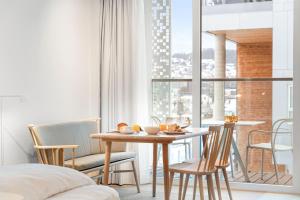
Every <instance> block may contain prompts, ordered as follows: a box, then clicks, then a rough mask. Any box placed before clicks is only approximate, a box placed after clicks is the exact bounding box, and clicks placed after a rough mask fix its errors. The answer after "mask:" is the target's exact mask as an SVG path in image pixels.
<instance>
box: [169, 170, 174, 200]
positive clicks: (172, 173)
mask: <svg viewBox="0 0 300 200" xmlns="http://www.w3.org/2000/svg"><path fill="white" fill-rule="evenodd" d="M173 180H174V172H170V189H169V197H170V196H171V190H172V186H173Z"/></svg>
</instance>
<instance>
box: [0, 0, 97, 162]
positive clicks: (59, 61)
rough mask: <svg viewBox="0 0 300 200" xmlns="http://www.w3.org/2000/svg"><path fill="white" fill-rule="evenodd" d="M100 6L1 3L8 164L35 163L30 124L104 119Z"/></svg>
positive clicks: (35, 0)
mask: <svg viewBox="0 0 300 200" xmlns="http://www.w3.org/2000/svg"><path fill="white" fill-rule="evenodd" d="M98 24H99V5H98V1H97V0H42V1H41V0H26V1H24V0H0V96H1V95H10V94H15V95H22V96H24V98H23V99H22V100H21V101H19V100H17V99H6V100H4V107H3V121H4V145H5V146H4V147H5V148H4V149H5V164H10V163H20V162H28V161H30V160H31V159H32V157H31V155H32V153H33V150H32V143H31V138H30V135H29V132H28V131H27V128H26V125H27V124H28V123H52V122H60V121H69V120H76V119H82V118H88V117H93V116H98V113H99V112H98V111H99V107H98V105H99V101H98V96H99V95H98V86H99V83H98V80H99V72H98V66H99V51H98V46H99V40H98V35H99V34H98Z"/></svg>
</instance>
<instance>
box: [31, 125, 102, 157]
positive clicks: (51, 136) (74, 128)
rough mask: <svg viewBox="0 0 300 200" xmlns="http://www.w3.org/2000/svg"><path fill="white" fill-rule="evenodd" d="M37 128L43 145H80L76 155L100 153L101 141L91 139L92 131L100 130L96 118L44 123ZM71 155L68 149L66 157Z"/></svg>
mask: <svg viewBox="0 0 300 200" xmlns="http://www.w3.org/2000/svg"><path fill="white" fill-rule="evenodd" d="M36 128H37V132H38V134H39V138H40V140H41V143H42V145H45V146H47V145H74V144H76V145H79V148H78V149H76V157H83V156H87V155H91V154H97V153H100V149H99V142H98V141H97V140H91V139H90V134H91V133H97V132H99V130H98V124H97V122H96V120H85V121H77V122H67V123H61V124H52V125H44V126H37V127H36ZM71 157H72V156H71V152H70V151H66V153H65V159H66V160H68V159H71Z"/></svg>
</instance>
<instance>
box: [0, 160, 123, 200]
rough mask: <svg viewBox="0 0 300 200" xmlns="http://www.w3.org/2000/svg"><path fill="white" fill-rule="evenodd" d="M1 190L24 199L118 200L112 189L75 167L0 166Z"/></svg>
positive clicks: (38, 165)
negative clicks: (96, 181) (96, 182)
mask: <svg viewBox="0 0 300 200" xmlns="http://www.w3.org/2000/svg"><path fill="white" fill-rule="evenodd" d="M0 192H10V193H15V194H18V195H21V196H23V197H24V200H44V199H49V200H77V199H78V200H119V197H118V193H117V192H116V191H115V190H113V189H111V188H108V187H106V186H98V185H96V184H95V182H94V181H93V180H92V179H90V178H89V177H88V176H86V175H84V174H82V173H80V172H78V171H76V170H73V169H70V168H63V167H57V166H50V165H40V164H21V165H11V166H4V167H0ZM1 200H2V199H1Z"/></svg>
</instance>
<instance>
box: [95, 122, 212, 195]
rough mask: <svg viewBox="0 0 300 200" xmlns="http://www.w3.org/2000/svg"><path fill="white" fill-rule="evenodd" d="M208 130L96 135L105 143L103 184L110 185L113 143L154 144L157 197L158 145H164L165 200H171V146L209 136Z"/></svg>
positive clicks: (153, 184)
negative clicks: (176, 132)
mask: <svg viewBox="0 0 300 200" xmlns="http://www.w3.org/2000/svg"><path fill="white" fill-rule="evenodd" d="M208 133H209V132H208V128H190V129H187V132H186V133H183V134H167V133H164V132H160V133H158V134H157V135H149V134H147V133H145V132H139V133H133V134H122V133H114V132H113V133H112V132H107V133H94V134H91V136H90V137H91V138H93V139H98V140H102V141H103V142H105V144H106V146H105V162H104V174H103V184H104V185H108V182H109V164H110V157H111V146H112V143H113V142H125V143H128V142H131V143H150V144H153V180H152V195H153V197H155V195H156V168H157V147H158V144H161V145H162V158H163V172H164V173H163V176H164V199H165V200H169V199H170V194H169V188H170V183H169V144H171V143H173V142H175V141H177V140H183V139H187V138H193V137H201V136H202V137H203V138H205V136H206V135H207V134H208Z"/></svg>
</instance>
